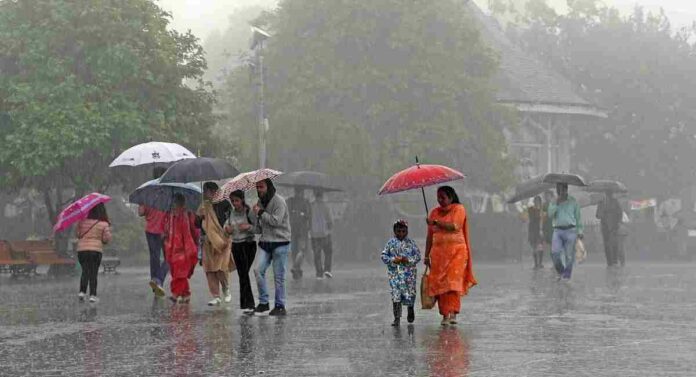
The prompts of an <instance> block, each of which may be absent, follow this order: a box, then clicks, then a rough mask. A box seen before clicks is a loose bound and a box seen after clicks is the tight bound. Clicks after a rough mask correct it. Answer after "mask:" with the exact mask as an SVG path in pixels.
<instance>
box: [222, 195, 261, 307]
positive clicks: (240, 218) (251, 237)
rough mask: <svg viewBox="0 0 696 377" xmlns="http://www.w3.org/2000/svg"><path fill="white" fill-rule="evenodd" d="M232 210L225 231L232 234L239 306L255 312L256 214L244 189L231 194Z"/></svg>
mask: <svg viewBox="0 0 696 377" xmlns="http://www.w3.org/2000/svg"><path fill="white" fill-rule="evenodd" d="M230 202H232V212H231V214H230V218H229V219H228V220H227V223H226V224H225V232H226V233H227V234H231V235H232V257H233V258H234V264H235V265H236V266H237V275H238V276H239V307H240V308H241V309H242V311H243V312H244V313H245V314H253V313H254V306H255V304H254V294H253V293H252V292H251V280H250V279H249V270H251V266H253V265H254V258H255V257H256V240H255V234H254V227H255V226H256V223H257V219H256V214H255V213H254V212H253V211H252V210H251V208H249V206H248V205H247V204H246V202H245V200H244V191H241V190H237V191H234V192H232V193H231V194H230Z"/></svg>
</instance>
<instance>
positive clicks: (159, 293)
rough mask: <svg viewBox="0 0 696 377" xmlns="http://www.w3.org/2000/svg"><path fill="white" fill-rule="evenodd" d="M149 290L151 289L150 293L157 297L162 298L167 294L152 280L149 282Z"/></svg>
mask: <svg viewBox="0 0 696 377" xmlns="http://www.w3.org/2000/svg"><path fill="white" fill-rule="evenodd" d="M150 288H152V292H153V293H154V294H155V296H157V297H164V296H165V295H166V294H167V292H165V291H164V288H162V286H161V285H159V284H157V282H156V281H154V280H150Z"/></svg>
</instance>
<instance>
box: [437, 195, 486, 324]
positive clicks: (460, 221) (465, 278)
mask: <svg viewBox="0 0 696 377" xmlns="http://www.w3.org/2000/svg"><path fill="white" fill-rule="evenodd" d="M437 202H438V203H439V204H440V206H439V207H438V208H434V209H433V210H432V211H431V212H430V216H429V217H428V219H427V223H428V238H427V240H426V244H425V264H426V265H427V266H430V275H428V294H429V295H430V296H433V297H435V298H436V299H437V305H438V308H439V310H440V314H441V315H442V322H441V324H442V325H443V326H447V325H454V324H456V323H457V314H459V310H460V308H461V296H465V295H466V294H468V293H469V288H471V287H473V286H474V285H476V284H477V282H476V278H475V277H474V271H473V268H472V264H471V247H470V246H469V226H468V220H467V216H466V209H465V208H464V206H463V205H462V204H461V203H460V202H459V196H457V192H456V191H454V189H453V188H452V187H450V186H442V187H440V188H438V189H437Z"/></svg>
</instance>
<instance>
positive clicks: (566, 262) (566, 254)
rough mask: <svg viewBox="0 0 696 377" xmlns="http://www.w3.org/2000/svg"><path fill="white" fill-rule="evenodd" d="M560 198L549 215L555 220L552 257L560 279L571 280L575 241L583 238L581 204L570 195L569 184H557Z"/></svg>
mask: <svg viewBox="0 0 696 377" xmlns="http://www.w3.org/2000/svg"><path fill="white" fill-rule="evenodd" d="M556 192H557V193H558V198H556V201H555V202H552V203H551V204H550V205H549V210H548V216H549V218H550V219H551V221H553V241H552V244H551V259H552V260H553V264H554V267H555V268H556V272H558V279H559V280H570V276H571V274H572V273H573V264H574V263H575V242H576V241H577V240H578V239H582V238H583V224H582V220H581V217H580V205H578V202H577V201H576V200H575V198H574V197H572V196H569V195H568V185H567V184H565V183H558V184H556Z"/></svg>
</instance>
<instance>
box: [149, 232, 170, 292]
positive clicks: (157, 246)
mask: <svg viewBox="0 0 696 377" xmlns="http://www.w3.org/2000/svg"><path fill="white" fill-rule="evenodd" d="M145 237H146V238H147V247H148V248H149V249H150V279H151V280H153V281H155V282H156V283H157V285H160V286H161V285H162V284H164V279H165V278H166V277H167V273H168V272H169V265H168V264H167V261H166V260H164V258H161V259H160V256H161V255H162V246H163V241H162V235H161V234H153V233H148V232H145Z"/></svg>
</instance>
